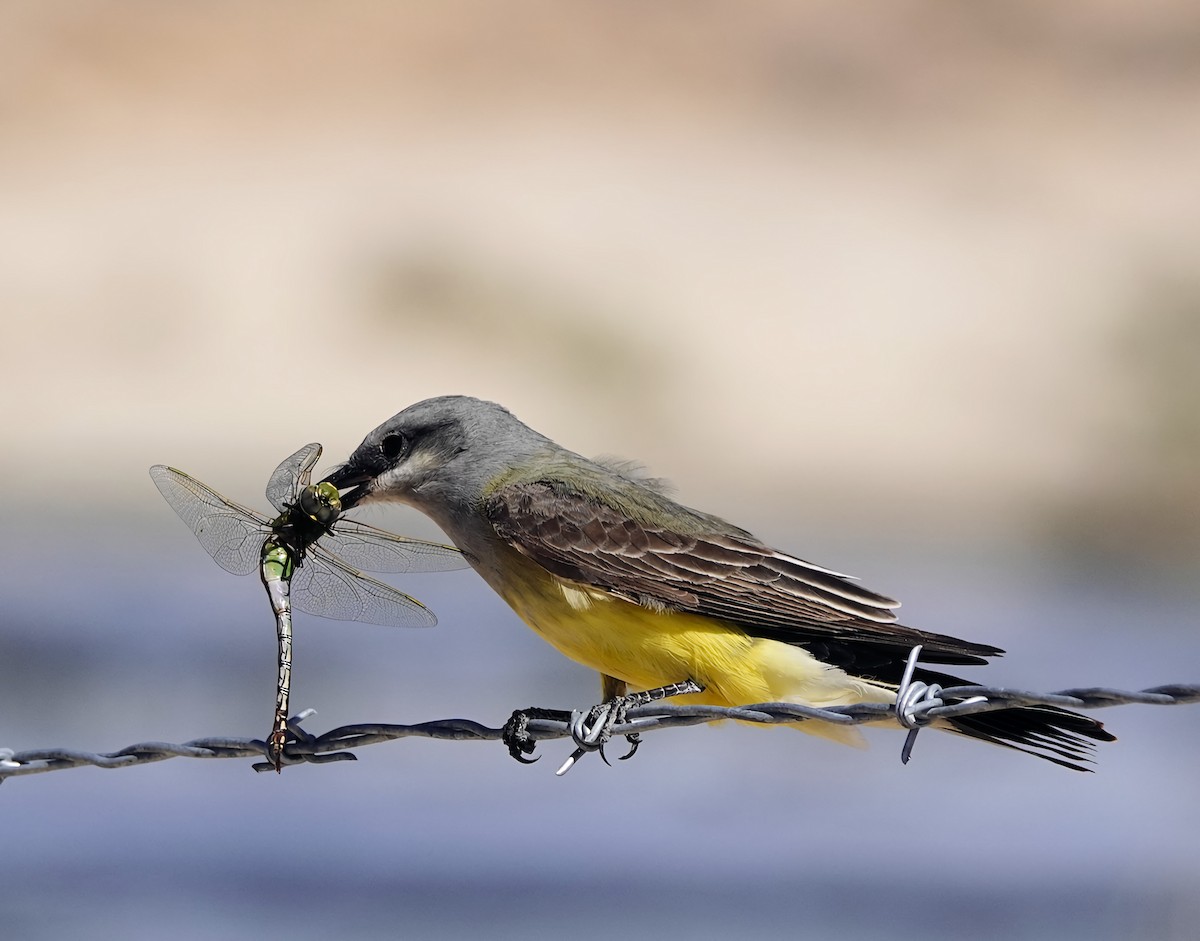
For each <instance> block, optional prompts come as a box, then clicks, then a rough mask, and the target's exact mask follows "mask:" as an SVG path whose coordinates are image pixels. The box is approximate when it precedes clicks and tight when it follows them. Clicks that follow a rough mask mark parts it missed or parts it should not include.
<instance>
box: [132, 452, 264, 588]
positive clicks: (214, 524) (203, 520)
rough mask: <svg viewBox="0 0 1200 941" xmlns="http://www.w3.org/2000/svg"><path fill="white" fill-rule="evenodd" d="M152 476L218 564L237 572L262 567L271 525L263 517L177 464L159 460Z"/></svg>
mask: <svg viewBox="0 0 1200 941" xmlns="http://www.w3.org/2000/svg"><path fill="white" fill-rule="evenodd" d="M150 477H151V479H152V480H153V481H154V485H155V486H156V487H158V492H159V493H161V494H162V495H163V497H164V498H165V499H166V501H167V503H169V504H170V505H171V509H173V510H174V511H175V512H176V514H178V516H179V518H180V519H181V520H183V521H184V522H185V523H187V525H188V528H189V529H190V530H191V531H192V532H193V533H195V534H196V538H197V539H199V540H200V545H202V546H203V547H204V549H205V551H206V552H208V554H209V555H211V556H212V557H213V559H214V560H215V561H216V563H217V565H219V566H221V568H223V569H224V570H225V571H226V572H232V573H233V574H234V575H249V574H250V573H251V572H253V571H254V570H255V569H257V568H258V562H259V555H260V553H261V551H262V544H263V539H264V538H265V536H266V532H267V529H268V524H267V521H266V520H265V519H264V518H263V517H261V516H259V515H258V514H257V513H255V512H254V511H253V510H249V509H247V508H246V507H244V506H241V505H240V504H238V503H234V502H233V501H232V500H226V499H225V498H224V497H223V496H221V495H220V494H219V493H217V492H216V491H215V490H213V489H212V488H211V487H209V486H207V485H206V484H202V483H200V481H198V480H197V479H196V478H195V477H192V476H190V475H188V474H185V473H184V472H183V471H181V470H176V469H175V468H174V467H166V466H164V465H162V464H156V465H154V467H151V468H150Z"/></svg>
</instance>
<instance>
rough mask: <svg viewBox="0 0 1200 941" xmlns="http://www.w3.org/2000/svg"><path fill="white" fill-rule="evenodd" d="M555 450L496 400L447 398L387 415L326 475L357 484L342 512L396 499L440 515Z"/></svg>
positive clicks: (337, 482)
mask: <svg viewBox="0 0 1200 941" xmlns="http://www.w3.org/2000/svg"><path fill="white" fill-rule="evenodd" d="M557 449H558V448H557V445H555V444H554V443H553V442H552V441H550V440H549V439H548V438H546V437H544V436H542V435H540V434H538V433H537V432H536V431H534V430H533V429H532V428H530V427H529V426H528V425H525V424H524V423H522V422H521V421H519V420H518V419H517V418H516V417H515V416H514V415H513V414H512V413H511V412H510V411H508V409H506V408H503V407H501V406H499V405H497V404H495V403H494V402H484V401H482V400H481V399H473V398H471V397H469V396H465V395H445V396H441V397H439V398H435V399H426V400H425V401H423V402H418V403H417V404H416V405H410V406H409V407H408V408H406V409H405V410H404V411H402V412H400V414H398V415H395V416H393V417H392V418H389V419H388V420H387V421H385V422H384V423H383V424H382V425H380V426H379V427H378V428H376V429H375V430H374V431H372V432H371V433H370V434H369V435H367V436H366V438H364V439H363V442H362V444H360V445H359V446H358V447H357V448H356V449H355V451H354V453H353V454H351V455H350V458H349V460H348V461H346V463H345V464H344V465H342V466H341V467H339V468H338V469H337V470H335V471H334V472H333V473H332V474H330V475H329V477H328V478H326V479H327V480H328V481H329V482H330V483H331V484H333V485H334V486H335V487H337V488H338V489H339V490H342V489H345V488H347V487H354V488H355V489H353V490H351V491H350V492H349V493H347V494H345V495H344V496H343V497H342V506H343V508H345V509H349V508H350V507H352V506H356V505H358V504H363V503H369V502H374V501H380V500H391V501H396V502H400V503H407V504H410V505H412V506H415V507H417V508H418V509H421V510H424V511H426V512H427V513H430V515H431V516H433V517H434V518H435V519H437V518H438V517H441V516H443V515H444V514H446V513H449V514H451V515H458V514H459V513H463V512H466V511H468V510H469V508H470V506H471V505H473V504H474V503H475V502H476V501H478V499H479V498H480V496H481V495H482V494H483V492H484V490H485V488H486V487H487V486H488V484H490V483H491V482H492V481H493V480H495V479H496V478H497V477H498V476H500V475H501V474H503V473H505V472H506V471H508V470H509V469H510V468H512V467H513V466H514V464H519V463H521V462H523V461H524V460H525V459H527V458H530V457H533V456H535V455H538V454H544V453H545V452H546V451H548V450H557ZM430 511H433V512H430Z"/></svg>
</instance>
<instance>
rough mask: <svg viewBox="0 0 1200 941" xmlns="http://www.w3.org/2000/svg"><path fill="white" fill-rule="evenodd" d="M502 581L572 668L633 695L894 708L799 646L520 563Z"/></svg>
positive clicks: (879, 691)
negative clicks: (666, 690)
mask: <svg viewBox="0 0 1200 941" xmlns="http://www.w3.org/2000/svg"><path fill="white" fill-rule="evenodd" d="M506 576H507V577H505V578H504V579H499V580H497V581H496V582H493V588H495V589H496V590H497V592H498V593H499V594H500V595H501V596H502V597H503V598H504V600H505V601H506V602H508V604H509V606H510V607H512V609H513V610H514V611H516V613H517V614H518V615H519V616H520V617H521V619H522V620H523V621H525V623H526V624H528V625H529V626H530V627H531V628H533V630H534V631H536V632H537V633H538V634H540V635H541V636H542V637H543V638H545V639H546V640H547V641H548V642H549V643H550V644H552V645H553V646H554V647H555V648H557V649H558V650H559V651H560V652H561V653H563V654H565V655H566V656H568V657H570V658H571V659H572V660H575V661H577V662H579V663H582V664H584V665H586V666H589V667H591V668H592V669H594V670H597V671H599V672H601V673H606V674H608V675H609V676H613V677H616V678H617V679H620V680H624V681H625V682H626V683H628V684H629V685H630V686H631V687H633V688H635V689H653V688H655V687H658V686H664V685H667V684H670V683H677V682H681V681H683V680H687V679H691V680H695V681H696V682H697V683H699V684H700V685H702V686H703V687H704V692H702V693H697V694H693V695H689V696H686V697H679V699H680V700H681V701H686V702H691V703H707V704H711V705H717V706H743V705H748V704H750V703H756V702H772V701H781V702H794V703H801V704H805V705H813V706H830V705H842V704H848V703H855V702H892V701H894V699H895V693H894V691H892V690H890V689H888V688H887V687H884V686H878V685H875V684H872V683H869V682H867V681H865V680H862V679H859V678H857V677H852V676H849V675H848V674H846V673H845V672H844V671H842V670H840V669H837V668H835V667H830V666H828V665H826V664H823V663H821V662H820V661H818V660H817V659H816V658H815V657H813V656H812V655H811V654H810V653H808V651H806V650H804V649H802V648H800V647H793V646H791V645H790V644H784V643H781V642H779V641H772V640H762V639H758V638H753V637H748V636H747V635H746V634H744V633H743V632H742V631H740V630H738V629H737V628H736V627H734V626H732V625H728V624H725V623H722V622H720V621H715V620H712V619H710V618H705V617H700V616H698V615H694V614H685V613H681V612H671V611H656V610H653V609H651V608H646V607H642V606H640V605H636V604H633V603H631V602H628V601H625V600H624V599H621V598H617V597H615V596H613V595H609V594H606V593H604V592H602V591H599V590H596V589H591V588H587V587H585V586H580V585H577V584H572V583H569V582H564V581H562V580H560V579H557V578H555V577H554V576H551V575H550V574H549V573H547V572H546V571H545V570H544V569H542V568H540V567H539V566H536V565H534V564H533V563H532V562H529V561H528V560H526V559H524V558H520V559H519V561H517V562H516V564H514V565H510V567H509V570H508V572H506ZM500 582H503V584H500ZM798 727H799V728H801V729H803V731H806V732H811V733H814V734H817V735H822V736H825V737H829V738H835V739H837V740H839V741H845V742H847V743H851V744H857V743H858V742H859V741H860V740H861V739H860V736H859V735H858V733H857V732H856V731H855V730H854V729H852V728H845V727H840V726H833V725H830V724H829V723H824V722H807V723H802V724H801V725H800V726H798Z"/></svg>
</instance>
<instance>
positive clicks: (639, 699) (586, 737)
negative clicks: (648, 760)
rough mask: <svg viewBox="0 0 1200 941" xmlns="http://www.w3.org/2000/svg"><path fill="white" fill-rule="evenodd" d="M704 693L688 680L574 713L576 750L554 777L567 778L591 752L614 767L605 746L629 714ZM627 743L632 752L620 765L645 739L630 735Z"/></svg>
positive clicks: (572, 718)
mask: <svg viewBox="0 0 1200 941" xmlns="http://www.w3.org/2000/svg"><path fill="white" fill-rule="evenodd" d="M703 691H704V687H703V686H701V685H700V684H699V683H697V682H696V681H695V680H684V681H683V682H682V683H671V684H669V685H667V686H659V687H656V688H655V689H647V690H642V691H640V692H636V693H629V694H628V695H625V696H615V697H613V698H612V699H609V700H607V701H605V702H602V703H599V704H598V705H595V706H592V708H591V709H589V710H588V711H587V712H586V713H583V712H574V713H572V714H571V739H572V740H573V741H574V742H575V750H574V751H573V752H571V754H570V756H569V757H568V758H567V760H566V761H564V762H563V763H562V766H561V767H559V769H558V770H557V771H555V772H554V773H555V774H556V775H559V776H562V775H564V774H566V773H567V772H568V771H570V770H571V768H572V767H573V766H574V764H575V762H577V761H578V760H579V759H580V758H582V757H583V756H584V755H586V754H587V753H588V752H591V751H595V752H599V753H600V757H601V759H602V760H603V761H604V763H605V764H606V765H608V764H610V762H609V760H608V756H607V755H605V754H604V746H605V744H606V743H607V742H608V740H609V739H611V738H612V730H613V728H615V727H616V726H618V725H622V724H623V723H624V722H625V718H626V716H627V714H628V713H629V710H630V709H632V708H633V707H634V706H644V705H646V704H647V703H652V702H657V701H658V700H660V699H666V698H667V697H668V696H683V695H687V694H688V693H700V692H703ZM625 741H627V742H628V743H629V751H627V752H626V753H625V754H624V755H622V756H621V757H620V759H619V760H620V761H625V760H627V759H629V758H632V757H633V756H634V755H635V754H636V753H637V750H638V746H639V745H641V743H642V739H641V736H640V735H638V733H637V732H630V733H628V734H626V736H625Z"/></svg>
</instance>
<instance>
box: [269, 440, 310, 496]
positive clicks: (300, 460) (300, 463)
mask: <svg viewBox="0 0 1200 941" xmlns="http://www.w3.org/2000/svg"><path fill="white" fill-rule="evenodd" d="M320 459H321V446H320V445H319V444H317V443H316V442H315V441H314V442H313V443H312V444H306V445H305V446H304V447H302V448H301V449H300V450H299V451H297V452H296V453H295V454H293V455H292V456H291V457H289V458H287V459H286V460H284V462H283V463H282V464H280V465H279V466H278V467H276V468H275V473H273V474H272V475H271V479H270V480H268V481H267V499H268V500H270V501H271V506H273V507H275V509H277V510H279V512H281V513H282V512H283V511H284V510H285V509H287V505H288V504H289V503H291V502H292V501H294V500H295V499H296V494H298V493H299V492H300V490H301V489H302V488H304V487H307V486H308V482H309V480H310V478H311V476H312V469H313V468H314V467H315V466H316V464H317V461H319V460H320Z"/></svg>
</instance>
